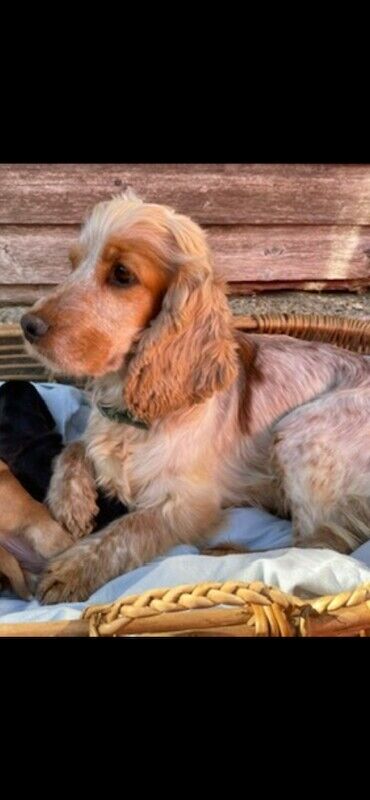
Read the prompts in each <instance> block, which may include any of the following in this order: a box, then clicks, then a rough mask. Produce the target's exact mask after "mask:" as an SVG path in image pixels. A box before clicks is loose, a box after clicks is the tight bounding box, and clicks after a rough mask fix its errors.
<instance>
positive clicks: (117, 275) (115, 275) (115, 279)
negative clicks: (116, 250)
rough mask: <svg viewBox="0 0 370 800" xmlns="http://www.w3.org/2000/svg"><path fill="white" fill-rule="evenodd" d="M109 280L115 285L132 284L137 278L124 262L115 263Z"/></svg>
mask: <svg viewBox="0 0 370 800" xmlns="http://www.w3.org/2000/svg"><path fill="white" fill-rule="evenodd" d="M109 282H110V283H111V284H113V286H131V284H133V283H136V278H135V275H133V274H132V272H130V270H129V269H127V267H125V265H124V264H115V265H114V267H113V269H112V272H111V274H110V279H109Z"/></svg>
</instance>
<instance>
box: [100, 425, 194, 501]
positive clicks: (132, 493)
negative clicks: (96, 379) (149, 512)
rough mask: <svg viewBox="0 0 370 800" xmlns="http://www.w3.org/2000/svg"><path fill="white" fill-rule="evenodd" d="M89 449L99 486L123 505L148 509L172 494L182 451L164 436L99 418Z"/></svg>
mask: <svg viewBox="0 0 370 800" xmlns="http://www.w3.org/2000/svg"><path fill="white" fill-rule="evenodd" d="M94 416H95V415H94ZM86 446H87V453H88V455H89V457H90V458H91V460H92V461H93V464H94V467H95V471H96V477H97V483H98V485H99V486H101V487H102V488H103V489H104V490H105V491H106V492H108V493H109V494H112V495H114V496H116V497H118V498H119V499H120V500H121V501H122V502H123V503H126V504H127V505H129V506H132V507H138V506H143V507H145V506H148V505H152V504H153V503H158V502H160V501H161V500H164V499H166V497H167V496H168V494H169V493H170V492H171V485H172V483H173V480H174V476H175V474H176V473H177V472H178V468H179V450H178V448H176V445H175V443H174V442H171V441H168V440H166V437H163V435H162V436H161V435H159V434H158V435H153V434H152V433H151V432H147V431H141V430H138V429H137V428H134V427H131V426H130V425H126V424H121V423H112V422H110V421H106V420H104V419H103V420H102V419H101V415H99V417H96V419H95V420H94V419H91V422H90V424H89V427H88V429H87V431H86Z"/></svg>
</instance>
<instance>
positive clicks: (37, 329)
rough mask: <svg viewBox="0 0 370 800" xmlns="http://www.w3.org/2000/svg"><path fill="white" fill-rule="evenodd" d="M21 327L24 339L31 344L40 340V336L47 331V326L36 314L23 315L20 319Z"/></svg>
mask: <svg viewBox="0 0 370 800" xmlns="http://www.w3.org/2000/svg"><path fill="white" fill-rule="evenodd" d="M21 327H22V330H23V333H24V335H25V338H26V339H27V341H28V342H31V343H32V344H33V343H34V342H37V341H38V340H39V339H41V337H42V336H44V334H45V333H46V331H48V330H49V325H48V323H47V322H45V321H44V320H43V319H41V317H37V316H36V314H24V316H23V317H22V319H21Z"/></svg>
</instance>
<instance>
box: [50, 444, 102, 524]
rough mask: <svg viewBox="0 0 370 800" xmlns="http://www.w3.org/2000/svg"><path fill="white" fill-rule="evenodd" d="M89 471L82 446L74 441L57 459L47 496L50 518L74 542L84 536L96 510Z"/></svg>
mask: <svg viewBox="0 0 370 800" xmlns="http://www.w3.org/2000/svg"><path fill="white" fill-rule="evenodd" d="M96 500H97V490H96V487H95V478H94V475H93V470H92V467H91V465H90V464H88V462H87V460H86V459H84V458H83V445H82V443H81V442H74V443H73V444H71V445H68V446H67V448H66V449H65V451H63V452H62V453H61V455H60V456H59V458H58V460H57V462H56V466H55V470H54V473H53V475H52V479H51V482H50V487H49V492H48V496H47V505H48V507H49V509H50V511H51V513H52V515H53V517H54V518H55V519H56V520H57V521H58V522H59V523H60V524H61V525H62V526H63V527H64V528H66V529H67V530H68V531H69V533H70V534H71V536H72V538H73V539H74V540H76V539H81V538H82V537H83V536H87V535H88V534H89V533H91V531H92V530H93V527H94V520H95V517H96V515H97V514H98V511H99V508H98V506H97V503H96Z"/></svg>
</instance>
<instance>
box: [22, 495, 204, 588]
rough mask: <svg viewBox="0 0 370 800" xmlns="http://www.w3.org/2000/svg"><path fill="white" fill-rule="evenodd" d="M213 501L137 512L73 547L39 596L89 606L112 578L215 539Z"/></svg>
mask: <svg viewBox="0 0 370 800" xmlns="http://www.w3.org/2000/svg"><path fill="white" fill-rule="evenodd" d="M210 496H211V493H210V495H206V496H203V497H202V498H200V497H199V496H198V497H196V496H195V497H189V496H187V497H186V501H185V502H184V500H183V502H182V503H180V502H179V500H178V499H177V500H168V501H167V502H166V503H165V504H163V505H162V506H158V507H156V508H152V509H146V510H142V511H136V512H133V513H130V514H127V515H126V516H124V517H122V518H121V519H119V520H116V521H115V522H113V523H111V524H110V525H108V527H107V528H105V529H104V530H103V531H101V532H99V533H95V534H92V536H89V537H88V538H87V539H85V540H84V541H82V542H79V543H78V544H75V545H73V547H71V548H70V549H69V551H66V553H64V554H63V555H61V556H57V557H56V558H55V559H53V560H52V561H50V562H49V565H48V567H47V569H46V571H45V572H44V574H43V575H42V576H41V580H40V583H39V586H38V591H37V595H38V597H39V599H40V600H41V602H42V603H59V602H67V601H78V600H86V599H87V598H88V597H90V595H91V594H92V593H93V592H94V591H95V590H96V589H98V588H99V587H100V586H102V585H103V584H104V583H106V582H107V581H109V580H112V578H115V577H117V576H118V575H120V574H122V573H124V572H127V571H128V570H131V569H134V568H135V567H138V566H140V565H141V564H144V563H145V562H147V561H150V560H151V559H153V558H155V557H156V556H159V555H161V554H162V553H164V552H165V551H166V550H168V549H169V548H170V547H173V546H174V545H176V544H179V543H181V542H183V543H184V542H191V541H195V540H196V539H197V538H198V537H202V536H204V534H205V533H212V532H213V531H214V529H215V526H216V524H217V522H218V520H219V518H220V514H219V508H218V505H217V504H216V503H212V500H211V499H210Z"/></svg>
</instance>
